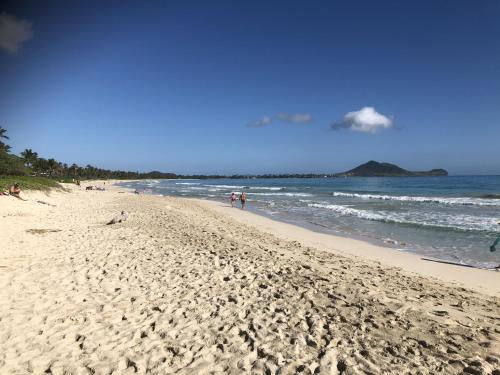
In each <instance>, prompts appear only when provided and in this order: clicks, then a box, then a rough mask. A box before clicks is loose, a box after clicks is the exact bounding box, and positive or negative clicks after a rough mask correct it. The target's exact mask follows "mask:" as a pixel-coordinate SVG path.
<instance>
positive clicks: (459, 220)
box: [308, 203, 500, 232]
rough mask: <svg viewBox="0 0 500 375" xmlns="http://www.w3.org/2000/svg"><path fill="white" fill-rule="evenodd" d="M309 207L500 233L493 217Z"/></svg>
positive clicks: (390, 221) (353, 214)
mask: <svg viewBox="0 0 500 375" xmlns="http://www.w3.org/2000/svg"><path fill="white" fill-rule="evenodd" d="M308 206H309V207H315V208H323V209H328V210H331V211H334V212H336V213H338V214H340V215H342V216H355V217H359V218H361V219H366V220H373V221H381V222H385V223H397V224H409V225H417V226H426V227H438V228H447V229H455V230H465V231H491V232H500V228H499V226H498V225H497V220H496V219H495V218H493V217H483V216H472V215H450V214H446V213H441V212H427V213H424V212H412V211H409V212H402V213H395V212H388V211H379V212H373V211H368V210H360V209H356V208H352V207H346V206H340V205H336V204H321V203H309V204H308Z"/></svg>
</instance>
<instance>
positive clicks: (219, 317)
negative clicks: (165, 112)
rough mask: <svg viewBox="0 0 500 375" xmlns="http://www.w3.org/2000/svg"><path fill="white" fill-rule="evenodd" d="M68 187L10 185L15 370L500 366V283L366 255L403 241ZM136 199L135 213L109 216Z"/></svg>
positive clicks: (5, 347) (2, 310) (4, 322)
mask: <svg viewBox="0 0 500 375" xmlns="http://www.w3.org/2000/svg"><path fill="white" fill-rule="evenodd" d="M84 184H92V182H85V183H84ZM98 184H99V183H98ZM65 187H66V188H67V189H68V190H69V191H68V192H59V191H53V192H50V193H48V194H46V193H38V192H33V193H29V194H27V195H26V197H27V198H28V199H29V200H28V201H26V202H24V201H19V200H16V199H14V198H12V197H0V199H1V202H0V227H1V228H2V236H0V270H1V273H0V299H1V300H2V301H3V303H2V304H0V372H2V373H3V372H5V373H28V372H32V373H44V372H46V373H53V374H63V373H66V374H79V373H94V374H109V373H110V372H115V373H123V374H126V373H146V372H148V373H152V374H161V373H173V372H177V373H180V374H197V373H210V372H213V373H235V374H236V373H266V372H267V373H277V372H280V373H297V372H303V373H320V374H336V373H342V372H344V373H359V372H365V373H367V372H368V373H404V372H408V371H417V370H421V371H423V373H435V372H442V373H460V372H462V371H464V370H465V369H468V370H469V372H470V371H483V372H484V373H491V372H492V371H493V369H496V368H498V366H499V363H500V344H499V342H500V337H499V333H500V331H499V329H498V317H497V312H498V311H499V309H500V300H499V299H498V297H497V296H498V290H496V289H495V288H494V285H492V286H491V288H486V287H485V288H481V287H480V285H477V280H472V279H468V278H466V279H463V280H462V283H463V284H462V286H457V285H456V284H450V283H449V282H443V281H440V280H437V279H435V278H431V277H429V276H421V275H422V273H418V274H417V273H413V272H412V273H410V272H407V270H406V269H403V268H401V267H400V266H399V265H397V264H391V263H390V257H389V259H385V258H384V259H383V260H380V259H378V258H370V257H369V256H367V255H366V254H367V251H370V253H368V254H375V253H376V254H378V253H379V252H387V254H394V253H396V254H399V253H398V252H397V251H395V250H391V249H385V248H381V249H379V250H376V249H375V246H374V245H370V244H368V243H364V242H362V241H357V240H351V239H345V238H341V237H334V236H331V235H323V234H320V233H316V232H312V231H308V230H306V229H304V228H300V227H296V226H293V225H290V224H286V223H281V222H275V221H272V220H270V219H267V218H265V217H262V216H259V215H257V214H252V213H250V212H242V211H241V210H239V209H231V208H230V207H224V206H223V204H220V205H217V202H211V201H205V200H203V201H197V200H193V199H186V198H173V197H160V196H151V195H136V194H132V192H131V190H130V189H127V188H122V187H118V186H113V185H112V183H110V182H107V183H106V191H85V190H84V188H83V186H82V188H81V189H78V188H77V187H75V186H73V185H65ZM38 201H43V202H45V203H39V202H38ZM46 203H49V204H46ZM121 210H126V211H127V212H129V213H130V217H129V219H128V220H127V221H125V222H123V223H119V224H115V225H105V224H106V222H107V221H109V220H110V219H111V218H112V217H113V216H115V215H116V214H117V213H119V212H120V211H121ZM347 250H349V251H351V252H352V253H350V252H348V251H347ZM403 255H407V256H411V255H412V254H401V255H398V256H396V258H399V257H400V256H403ZM377 256H378V255H377ZM405 258H406V257H405ZM408 259H414V258H413V257H412V258H408ZM422 265H424V264H423V263H418V266H417V265H415V267H416V268H418V267H420V266H422ZM425 265H427V263H425ZM434 267H435V268H436V270H445V269H446V268H448V267H450V266H447V265H442V264H436V265H434V266H433V267H432V268H434ZM453 269H455V270H456V272H462V268H461V267H453ZM463 271H465V273H467V274H470V271H471V270H463ZM474 271H476V270H474ZM477 271H478V272H474V278H479V279H480V278H482V277H483V276H484V275H487V274H488V275H497V276H499V273H498V272H489V271H484V270H477ZM446 272H448V271H446ZM471 277H472V276H471ZM495 280H498V279H495ZM493 284H496V285H498V282H494V283H493ZM483 289H484V290H483ZM477 290H481V292H479V291H477ZM485 293H489V295H488V294H485Z"/></svg>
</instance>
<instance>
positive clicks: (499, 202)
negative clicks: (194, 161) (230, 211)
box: [122, 176, 500, 268]
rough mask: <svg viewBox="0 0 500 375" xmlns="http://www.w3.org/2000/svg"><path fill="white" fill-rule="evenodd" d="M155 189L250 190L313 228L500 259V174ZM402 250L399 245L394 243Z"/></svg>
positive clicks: (161, 187)
mask: <svg viewBox="0 0 500 375" xmlns="http://www.w3.org/2000/svg"><path fill="white" fill-rule="evenodd" d="M122 185H123V186H128V187H131V188H134V189H138V190H142V191H145V192H146V193H151V194H161V195H169V196H182V197H195V198H202V199H213V200H217V201H224V202H228V203H229V197H230V194H231V193H232V192H235V193H237V194H239V193H241V192H242V191H245V192H246V194H247V197H248V204H247V205H248V209H249V210H251V211H254V212H256V213H259V214H262V215H266V216H269V217H271V218H273V219H276V220H280V221H285V222H288V223H293V224H297V225H300V226H304V227H307V228H309V229H312V230H315V231H319V232H326V233H332V234H335V235H341V236H348V237H354V238H359V239H364V240H367V241H371V242H375V243H379V244H384V245H386V246H389V247H393V248H395V249H397V250H399V251H408V252H413V253H416V254H419V255H422V256H425V257H429V258H434V259H440V260H444V261H452V262H457V263H461V264H464V265H473V266H477V267H486V268H492V267H495V266H498V265H499V264H500V245H499V246H498V249H497V251H494V252H491V251H490V246H491V244H492V243H493V241H494V240H495V239H496V237H497V236H498V235H500V224H499V223H500V199H494V198H491V197H488V195H498V194H500V176H447V177H395V178H391V177H381V178H378V177H368V178H362V177H355V178H313V179H310V178H283V179H282V178H276V179H216V180H145V181H140V182H134V183H125V184H122ZM395 251H396V250H395Z"/></svg>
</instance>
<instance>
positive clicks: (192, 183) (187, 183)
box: [175, 182, 200, 185]
mask: <svg viewBox="0 0 500 375" xmlns="http://www.w3.org/2000/svg"><path fill="white" fill-rule="evenodd" d="M175 184H176V185H200V182H176V183H175Z"/></svg>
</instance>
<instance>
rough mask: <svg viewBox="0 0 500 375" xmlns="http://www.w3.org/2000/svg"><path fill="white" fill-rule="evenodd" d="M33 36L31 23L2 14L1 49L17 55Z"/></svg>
mask: <svg viewBox="0 0 500 375" xmlns="http://www.w3.org/2000/svg"><path fill="white" fill-rule="evenodd" d="M32 36H33V31H32V30H31V23H30V22H28V21H25V20H20V19H17V18H16V17H14V16H11V15H10V14H7V13H2V14H0V49H3V50H4V51H6V52H7V53H10V54H15V53H16V52H17V51H19V48H21V45H22V44H23V43H24V42H26V41H27V40H28V39H30V38H31V37H32Z"/></svg>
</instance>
